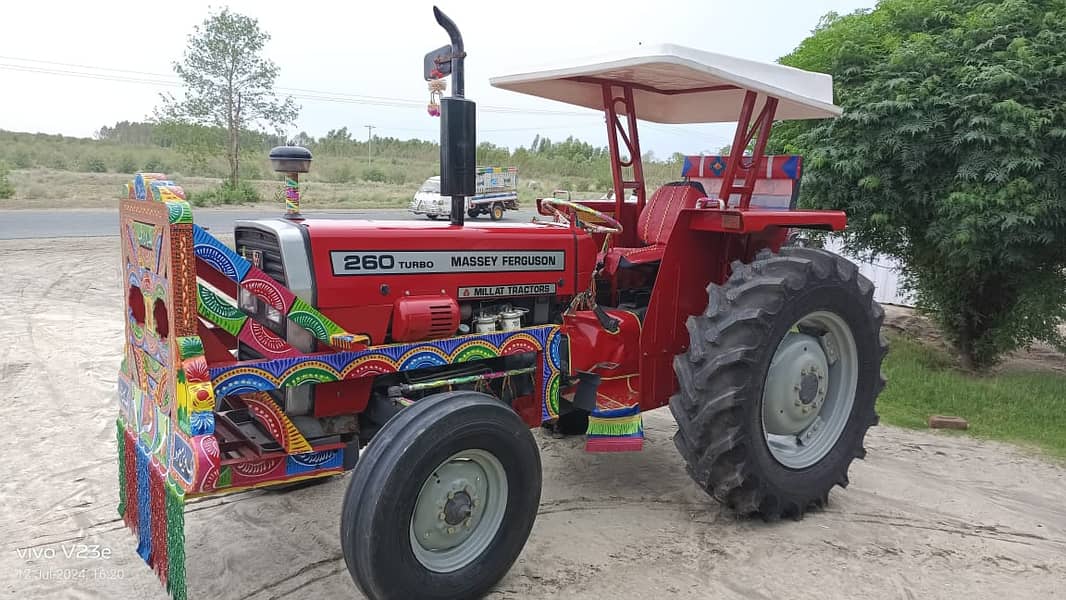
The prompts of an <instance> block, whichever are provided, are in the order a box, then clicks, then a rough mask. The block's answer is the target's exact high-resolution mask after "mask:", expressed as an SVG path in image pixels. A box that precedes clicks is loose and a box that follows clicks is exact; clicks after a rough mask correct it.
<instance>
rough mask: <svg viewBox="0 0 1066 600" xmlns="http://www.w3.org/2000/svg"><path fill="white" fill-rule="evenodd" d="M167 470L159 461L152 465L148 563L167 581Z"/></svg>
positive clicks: (149, 490) (164, 581)
mask: <svg viewBox="0 0 1066 600" xmlns="http://www.w3.org/2000/svg"><path fill="white" fill-rule="evenodd" d="M165 480H166V472H165V471H163V468H162V466H160V465H159V464H158V463H156V464H153V465H152V466H151V479H150V480H149V489H148V494H149V496H150V497H151V502H152V528H151V529H152V531H151V537H152V542H151V547H152V553H151V556H150V557H149V561H148V564H149V566H151V567H152V569H153V570H155V573H156V575H157V576H158V577H159V581H161V582H162V583H163V585H166V583H167V492H166V482H165Z"/></svg>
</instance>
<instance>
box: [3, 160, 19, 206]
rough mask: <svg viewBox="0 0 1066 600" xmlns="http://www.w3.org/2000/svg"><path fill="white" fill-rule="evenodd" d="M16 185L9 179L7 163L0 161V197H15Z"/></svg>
mask: <svg viewBox="0 0 1066 600" xmlns="http://www.w3.org/2000/svg"><path fill="white" fill-rule="evenodd" d="M14 196H15V186H13V185H11V182H10V181H8V180H7V165H6V164H4V163H2V162H0V199H6V198H13V197H14Z"/></svg>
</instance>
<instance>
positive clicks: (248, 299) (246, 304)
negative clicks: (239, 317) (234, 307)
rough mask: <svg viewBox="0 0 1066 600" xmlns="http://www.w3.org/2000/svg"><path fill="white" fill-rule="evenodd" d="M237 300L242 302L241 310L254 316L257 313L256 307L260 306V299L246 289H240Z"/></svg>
mask: <svg viewBox="0 0 1066 600" xmlns="http://www.w3.org/2000/svg"><path fill="white" fill-rule="evenodd" d="M237 300H238V301H239V302H240V305H241V310H243V311H245V312H248V313H252V314H255V313H256V307H257V306H258V305H259V298H256V297H255V294H253V293H251V292H249V291H248V290H246V289H244V288H240V290H239V291H238V292H237Z"/></svg>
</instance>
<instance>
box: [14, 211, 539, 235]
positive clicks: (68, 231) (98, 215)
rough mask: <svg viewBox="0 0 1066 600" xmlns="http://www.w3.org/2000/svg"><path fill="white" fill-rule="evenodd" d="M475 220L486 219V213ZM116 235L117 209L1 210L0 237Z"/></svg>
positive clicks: (395, 215) (211, 218)
mask: <svg viewBox="0 0 1066 600" xmlns="http://www.w3.org/2000/svg"><path fill="white" fill-rule="evenodd" d="M281 212H282V211H281V210H278V209H274V208H271V207H263V208H244V209H202V208H201V209H197V210H196V211H195V215H196V223H197V224H199V225H201V226H204V227H207V228H209V229H212V230H214V231H219V232H221V231H229V230H231V229H232V228H233V222H234V221H235V220H237V219H262V218H269V217H277V216H280V215H281ZM305 214H306V215H307V216H308V217H311V218H327V219H328V218H346V219H409V218H419V219H424V218H425V217H415V216H414V215H412V214H411V213H409V212H407V211H406V210H403V209H385V210H337V211H316V210H309V211H305ZM532 216H533V212H532V211H524V210H523V211H516V212H508V213H507V216H506V217H504V220H505V221H511V222H515V221H518V222H524V221H528V220H529V219H530V218H531V217H532ZM478 220H481V221H487V220H488V218H487V217H479V218H478ZM113 235H118V211H117V210H110V209H77V210H58V209H57V210H0V240H14V239H34V238H57V237H107V236H113Z"/></svg>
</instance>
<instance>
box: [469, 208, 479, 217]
mask: <svg viewBox="0 0 1066 600" xmlns="http://www.w3.org/2000/svg"><path fill="white" fill-rule="evenodd" d="M480 214H481V211H480V210H477V209H476V208H471V209H470V210H468V211H466V216H468V217H470V218H471V219H476V218H477V216H478V215H480Z"/></svg>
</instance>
